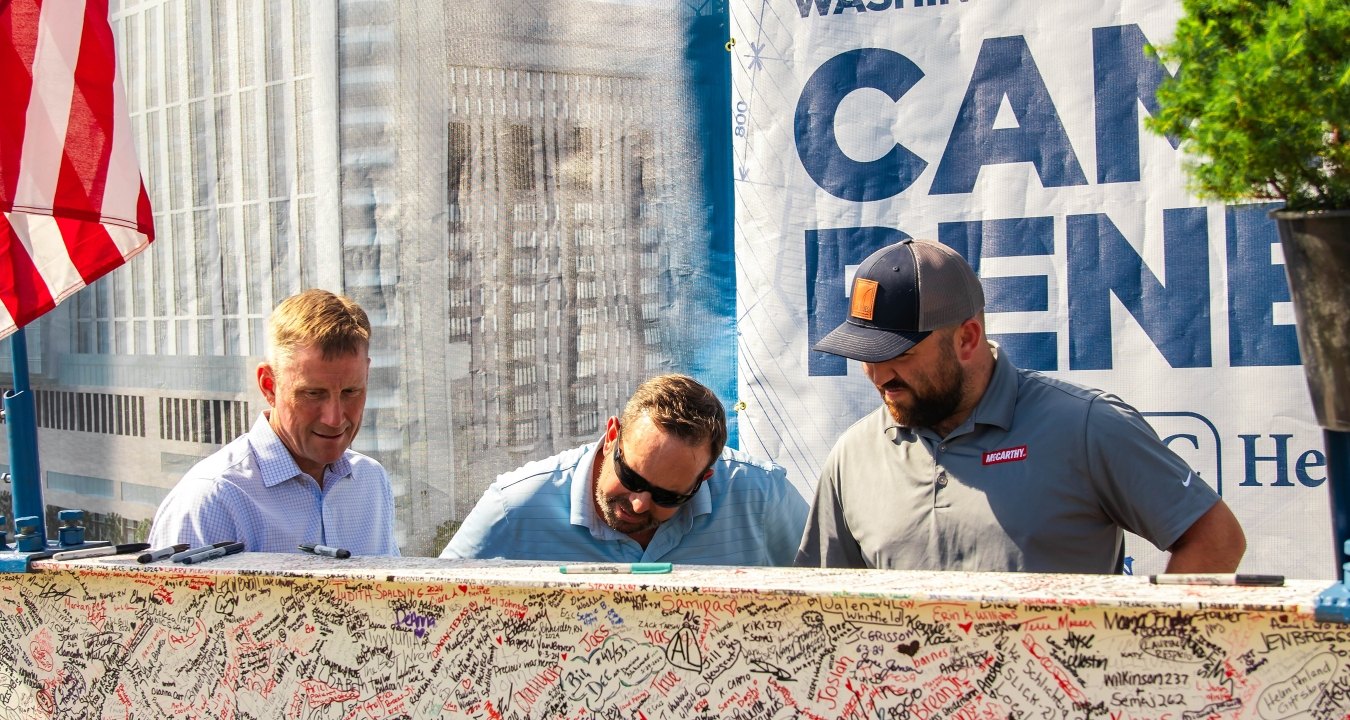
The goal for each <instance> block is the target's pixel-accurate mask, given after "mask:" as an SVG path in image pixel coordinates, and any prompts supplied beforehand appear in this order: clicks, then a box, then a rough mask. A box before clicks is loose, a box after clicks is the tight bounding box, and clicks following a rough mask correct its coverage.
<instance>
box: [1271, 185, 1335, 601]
mask: <svg viewBox="0 0 1350 720" xmlns="http://www.w3.org/2000/svg"><path fill="white" fill-rule="evenodd" d="M1270 216H1271V217H1273V218H1274V219H1275V221H1276V224H1277V225H1278V227H1279V231H1280V245H1281V246H1283V248H1284V270H1285V273H1286V275H1287V276H1288V278H1289V293H1290V295H1291V296H1292V299H1293V301H1294V321H1295V324H1296V327H1297V331H1298V349H1299V353H1300V355H1302V358H1303V373H1304V377H1305V378H1306V379H1307V381H1308V392H1309V393H1310V394H1311V395H1312V404H1313V412H1314V413H1315V414H1316V416H1317V423H1318V424H1319V425H1321V426H1322V428H1323V436H1324V440H1325V442H1326V452H1327V489H1328V491H1329V492H1330V493H1331V521H1332V534H1333V535H1334V536H1335V542H1336V547H1335V550H1334V554H1333V555H1332V557H1334V558H1337V568H1336V570H1337V576H1338V577H1342V581H1343V583H1347V582H1350V564H1346V565H1341V562H1342V561H1344V560H1345V556H1346V554H1350V542H1347V541H1350V210H1322V211H1311V212H1298V211H1289V210H1276V211H1274V212H1272V213H1270ZM1342 569H1346V576H1342V574H1341V570H1342ZM1342 589H1343V590H1344V589H1345V587H1344V586H1343V588H1342ZM1319 611H1320V608H1319ZM1341 611H1342V613H1343V614H1345V613H1346V612H1347V611H1350V608H1341Z"/></svg>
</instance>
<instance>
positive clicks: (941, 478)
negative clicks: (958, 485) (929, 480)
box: [937, 471, 947, 487]
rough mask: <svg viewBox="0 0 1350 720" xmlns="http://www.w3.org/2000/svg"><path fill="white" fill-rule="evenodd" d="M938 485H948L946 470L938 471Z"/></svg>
mask: <svg viewBox="0 0 1350 720" xmlns="http://www.w3.org/2000/svg"><path fill="white" fill-rule="evenodd" d="M937 485H938V487H947V473H946V472H945V471H944V472H940V473H938V476H937Z"/></svg>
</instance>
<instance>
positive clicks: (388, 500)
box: [380, 465, 402, 557]
mask: <svg viewBox="0 0 1350 720" xmlns="http://www.w3.org/2000/svg"><path fill="white" fill-rule="evenodd" d="M380 478H381V479H382V480H383V481H384V483H383V487H384V513H383V515H384V526H385V527H386V528H388V530H387V531H386V533H385V540H384V554H385V555H388V556H390V557H400V556H402V553H401V552H399V549H398V538H397V537H395V535H394V528H395V527H397V526H396V525H395V519H394V488H393V486H392V485H391V484H390V482H389V473H388V472H386V471H385V469H384V466H382V465H381V466H380Z"/></svg>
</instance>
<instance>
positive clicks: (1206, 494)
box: [1084, 395, 1219, 550]
mask: <svg viewBox="0 0 1350 720" xmlns="http://www.w3.org/2000/svg"><path fill="white" fill-rule="evenodd" d="M1084 432H1085V433H1086V443H1087V449H1088V468H1089V471H1090V472H1089V475H1090V477H1091V480H1092V483H1093V485H1094V486H1095V487H1096V492H1097V495H1098V498H1099V499H1100V502H1101V504H1102V508H1103V510H1104V511H1105V512H1106V514H1107V515H1109V516H1110V517H1111V519H1112V521H1114V522H1115V523H1116V524H1117V525H1119V526H1120V527H1122V528H1124V529H1125V530H1128V531H1129V532H1132V533H1134V534H1136V535H1138V536H1140V537H1142V538H1144V539H1145V540H1148V541H1149V542H1150V543H1152V544H1153V545H1154V546H1155V547H1157V548H1158V549H1159V550H1167V549H1168V548H1170V547H1171V546H1172V544H1173V543H1175V542H1176V541H1177V538H1179V537H1181V535H1182V534H1183V533H1185V532H1186V530H1187V529H1189V528H1190V527H1191V525H1192V524H1193V523H1194V522H1195V521H1196V520H1198V519H1199V518H1200V516H1201V515H1204V514H1205V513H1206V512H1208V511H1209V509H1210V508H1211V507H1213V506H1214V504H1215V503H1217V502H1218V501H1219V496H1218V494H1217V493H1215V492H1214V490H1213V489H1212V488H1210V486H1209V485H1208V484H1207V483H1206V482H1205V481H1204V479H1202V478H1201V477H1200V476H1199V475H1198V474H1197V473H1196V472H1195V471H1194V470H1193V469H1191V467H1190V465H1188V464H1187V463H1186V461H1185V460H1183V459H1182V458H1181V457H1180V456H1178V455H1177V454H1176V453H1175V452H1173V451H1172V450H1171V449H1170V448H1168V447H1167V445H1165V444H1164V443H1163V441H1162V440H1161V439H1159V438H1158V434H1157V433H1156V432H1154V430H1153V428H1152V426H1150V425H1149V424H1148V422H1147V421H1146V420H1144V418H1143V417H1142V416H1141V415H1140V414H1139V413H1138V411H1136V410H1135V409H1134V408H1132V407H1130V406H1129V405H1127V404H1126V403H1125V402H1123V401H1122V400H1120V399H1119V398H1116V397H1114V396H1111V395H1102V396H1100V397H1097V398H1096V399H1094V400H1093V401H1092V406H1091V407H1090V408H1089V411H1088V422H1087V424H1086V428H1085V429H1084Z"/></svg>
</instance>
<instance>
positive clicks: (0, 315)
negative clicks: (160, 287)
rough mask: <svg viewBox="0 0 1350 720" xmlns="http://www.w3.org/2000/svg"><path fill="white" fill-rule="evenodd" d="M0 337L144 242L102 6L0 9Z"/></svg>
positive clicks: (26, 2)
mask: <svg viewBox="0 0 1350 720" xmlns="http://www.w3.org/2000/svg"><path fill="white" fill-rule="evenodd" d="M0 98H3V100H0V337H4V336H6V335H9V334H10V333H12V332H14V331H15V330H16V329H18V328H21V327H23V326H24V325H27V324H28V323H30V322H32V321H33V320H35V319H37V318H38V317H39V316H41V315H42V314H43V313H45V312H47V311H48V310H51V309H52V308H53V307H56V304H57V303H59V302H61V301H62V300H64V299H65V298H66V297H68V296H70V295H71V294H72V293H74V292H76V291H78V290H79V289H81V288H83V287H84V286H85V285H88V284H89V283H91V282H93V281H95V280H97V279H98V278H100V277H102V276H103V275H105V274H107V273H108V272H110V271H111V270H113V269H114V268H117V267H118V266H120V265H121V264H122V263H124V262H126V261H127V260H128V259H129V258H131V257H132V256H133V255H135V254H136V253H138V252H140V251H141V250H143V249H145V248H146V247H147V246H148V245H149V244H150V242H151V241H153V240H154V237H155V229H154V222H153V220H152V218H151V215H150V199H149V197H148V196H147V195H146V193H145V184H144V183H143V182H142V181H141V174H140V167H139V165H138V163H137V160H136V149H135V146H134V144H133V142H132V134H131V132H132V129H131V123H130V118H129V115H128V113H127V104H126V93H125V92H124V91H123V89H122V83H121V81H120V80H119V79H118V75H117V53H116V50H115V48H114V47H113V34H112V27H111V26H110V25H109V23H108V0H84V1H81V0H0Z"/></svg>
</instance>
